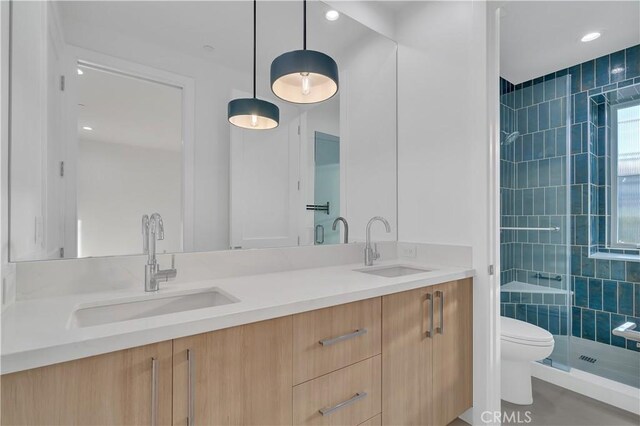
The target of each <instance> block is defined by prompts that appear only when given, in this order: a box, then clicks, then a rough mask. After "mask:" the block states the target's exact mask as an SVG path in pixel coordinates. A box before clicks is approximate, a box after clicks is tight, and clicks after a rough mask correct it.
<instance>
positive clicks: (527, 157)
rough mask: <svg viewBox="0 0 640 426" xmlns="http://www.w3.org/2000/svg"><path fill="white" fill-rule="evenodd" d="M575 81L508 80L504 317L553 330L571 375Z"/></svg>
mask: <svg viewBox="0 0 640 426" xmlns="http://www.w3.org/2000/svg"><path fill="white" fill-rule="evenodd" d="M570 99H571V97H570V77H569V76H567V75H564V76H560V77H556V78H549V77H545V78H544V79H537V80H535V81H529V82H525V83H522V84H518V85H516V86H514V85H513V84H511V83H509V82H507V81H506V80H502V81H501V117H500V118H501V130H502V135H501V147H500V148H501V151H500V167H501V172H500V174H501V177H500V193H501V212H500V214H501V217H500V219H501V233H500V254H501V271H500V284H501V314H502V315H503V316H507V317H511V318H516V319H519V320H522V321H526V322H529V323H531V324H534V325H537V326H539V327H542V328H544V329H545V330H548V331H549V332H550V333H551V334H553V336H554V339H555V349H554V351H553V353H552V355H551V356H550V357H549V358H548V359H546V360H544V361H543V362H545V363H548V364H551V365H552V366H554V367H558V368H562V369H565V370H568V365H569V362H568V361H569V336H570V331H571V323H570V322H571V316H570V301H571V284H570V279H571V276H570V261H569V260H570V258H569V251H570V248H569V247H570V246H569V241H570V240H569V238H570V232H569V231H570V227H571V222H570V216H569V213H570V200H569V197H570V191H569V184H570V180H569V178H568V177H569V171H570V164H571V161H570V155H568V153H570V149H569V148H570V136H571V131H570V128H571V127H570V117H571V107H570V105H571V103H570Z"/></svg>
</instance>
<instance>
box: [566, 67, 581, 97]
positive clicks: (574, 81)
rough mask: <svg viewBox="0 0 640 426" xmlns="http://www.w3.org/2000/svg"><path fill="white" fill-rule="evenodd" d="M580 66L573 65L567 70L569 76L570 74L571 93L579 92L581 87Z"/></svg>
mask: <svg viewBox="0 0 640 426" xmlns="http://www.w3.org/2000/svg"><path fill="white" fill-rule="evenodd" d="M580 71H581V70H580V65H574V66H572V67H571V68H569V74H571V93H577V92H579V91H580V86H581V83H580V81H581V79H582V76H581V72H580Z"/></svg>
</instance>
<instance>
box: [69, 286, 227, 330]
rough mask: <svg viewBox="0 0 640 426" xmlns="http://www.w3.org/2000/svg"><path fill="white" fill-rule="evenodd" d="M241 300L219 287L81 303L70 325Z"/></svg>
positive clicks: (113, 321)
mask: <svg viewBox="0 0 640 426" xmlns="http://www.w3.org/2000/svg"><path fill="white" fill-rule="evenodd" d="M238 301H239V300H238V299H236V298H235V297H233V296H231V295H230V294H227V293H225V292H223V291H222V290H220V289H217V288H208V289H205V290H194V291H188V292H180V293H175V292H174V293H167V294H162V293H158V294H150V295H145V296H141V297H140V298H137V299H133V300H132V299H129V300H123V301H111V302H106V303H102V304H100V305H93V306H84V307H79V308H78V309H76V310H75V311H74V312H73V313H72V314H71V321H70V323H69V327H70V328H82V327H91V326H94V325H101V324H109V323H115V322H121V321H128V320H134V319H141V318H149V317H154V316H158V315H166V314H173V313H176V312H184V311H192V310H195V309H202V308H210V307H213V306H220V305H227V304H230V303H236V302H238Z"/></svg>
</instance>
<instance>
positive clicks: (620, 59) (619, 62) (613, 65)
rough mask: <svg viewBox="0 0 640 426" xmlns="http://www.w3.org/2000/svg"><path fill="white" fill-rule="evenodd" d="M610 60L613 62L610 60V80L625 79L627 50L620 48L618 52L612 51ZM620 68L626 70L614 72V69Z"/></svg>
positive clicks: (614, 81)
mask: <svg viewBox="0 0 640 426" xmlns="http://www.w3.org/2000/svg"><path fill="white" fill-rule="evenodd" d="M610 61H611V62H610V75H609V80H610V81H611V82H612V83H617V82H619V81H623V80H624V79H625V78H626V76H625V71H626V64H625V51H624V50H620V51H618V52H615V53H612V54H611V55H610ZM619 69H623V70H625V71H622V72H616V73H614V71H616V70H619Z"/></svg>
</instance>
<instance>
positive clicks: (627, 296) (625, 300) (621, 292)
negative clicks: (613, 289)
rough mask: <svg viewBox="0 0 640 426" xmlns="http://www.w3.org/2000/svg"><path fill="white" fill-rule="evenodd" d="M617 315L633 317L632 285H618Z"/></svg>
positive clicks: (622, 283)
mask: <svg viewBox="0 0 640 426" xmlns="http://www.w3.org/2000/svg"><path fill="white" fill-rule="evenodd" d="M618 313H620V314H624V315H633V284H631V283H627V282H621V283H618Z"/></svg>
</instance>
